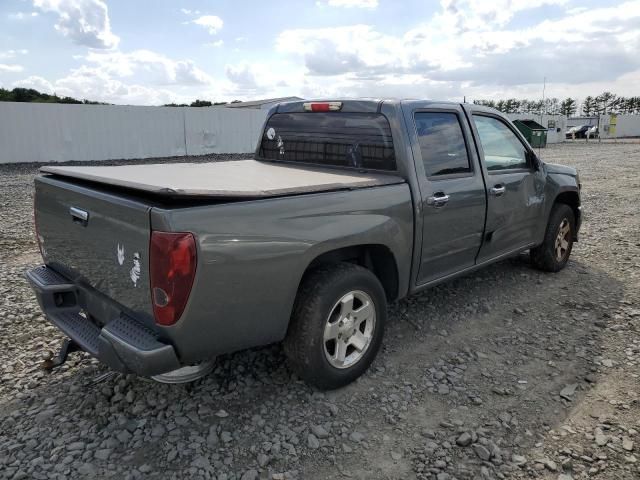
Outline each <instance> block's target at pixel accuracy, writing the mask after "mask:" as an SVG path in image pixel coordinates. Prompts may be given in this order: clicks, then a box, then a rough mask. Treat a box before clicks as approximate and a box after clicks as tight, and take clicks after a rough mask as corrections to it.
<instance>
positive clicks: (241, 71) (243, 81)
mask: <svg viewBox="0 0 640 480" xmlns="http://www.w3.org/2000/svg"><path fill="white" fill-rule="evenodd" d="M225 73H226V75H227V78H228V79H229V80H231V81H232V82H233V83H235V84H236V85H238V87H239V88H240V89H241V90H254V89H256V88H257V87H258V81H257V79H256V77H257V76H256V74H255V72H254V69H253V68H252V67H251V66H250V65H249V64H247V63H242V64H240V65H227V66H226V67H225Z"/></svg>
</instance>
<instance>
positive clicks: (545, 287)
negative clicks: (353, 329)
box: [0, 142, 640, 480]
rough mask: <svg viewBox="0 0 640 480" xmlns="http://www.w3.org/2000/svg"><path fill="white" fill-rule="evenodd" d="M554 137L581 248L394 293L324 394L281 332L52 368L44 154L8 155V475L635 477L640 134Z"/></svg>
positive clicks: (3, 432) (4, 321) (1, 380)
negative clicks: (557, 259)
mask: <svg viewBox="0 0 640 480" xmlns="http://www.w3.org/2000/svg"><path fill="white" fill-rule="evenodd" d="M542 156H543V158H544V159H545V160H546V161H550V162H558V163H565V164H569V165H573V166H576V167H577V168H578V169H579V171H580V174H581V180H582V184H583V200H584V205H585V208H586V218H585V223H584V226H583V232H582V237H581V241H580V243H579V244H577V246H576V247H575V249H574V252H573V256H572V260H571V262H570V264H569V265H568V267H567V268H566V269H565V270H564V271H562V272H560V273H558V274H545V273H541V272H538V271H536V270H533V269H532V268H530V266H529V265H528V263H527V258H526V256H524V255H523V256H521V257H519V258H516V259H512V260H508V261H505V262H501V263H499V264H497V265H494V266H492V267H490V268H488V269H486V270H483V271H481V272H478V273H476V274H474V275H470V276H467V277H464V278H461V279H459V280H456V281H453V282H451V283H448V284H446V285H442V286H439V287H437V288H434V289H432V290H430V291H427V292H425V293H423V294H421V295H417V296H415V297H412V298H409V299H407V300H403V301H401V302H398V303H396V304H394V305H391V307H390V318H389V329H388V331H387V337H386V340H385V344H384V347H383V350H382V351H381V352H380V355H379V357H378V359H377V360H376V362H375V363H374V365H373V367H372V368H371V369H370V371H369V372H368V373H367V374H366V375H365V376H364V377H363V378H362V379H361V380H359V381H358V382H356V383H355V384H353V385H350V386H348V387H346V388H344V389H341V390H339V391H334V392H328V393H321V392H318V391H315V390H313V389H312V388H310V387H308V386H306V385H305V384H304V383H302V382H301V381H300V380H299V379H297V378H295V376H294V375H293V374H292V373H291V372H290V370H289V369H288V368H287V366H286V363H285V360H284V357H283V354H282V351H281V348H280V347H279V346H277V345H275V346H271V347H267V348H261V349H254V350H250V351H244V352H239V353H236V354H233V355H228V356H224V357H222V358H219V359H218V363H217V368H216V369H215V371H214V372H213V373H212V374H211V375H209V376H208V377H206V378H205V379H203V380H200V381H199V382H196V383H195V384H191V385H187V386H168V385H160V384H156V383H153V382H151V381H148V380H145V379H141V378H137V377H135V376H126V375H120V374H117V375H114V376H112V377H110V378H107V379H101V378H100V376H101V375H102V374H104V373H105V372H107V370H106V369H105V368H104V367H102V366H101V365H99V364H98V363H97V362H95V361H93V360H92V359H90V358H88V357H87V356H85V355H84V354H74V355H72V356H71V357H70V358H71V360H70V361H69V362H67V364H66V365H65V366H63V367H62V368H60V369H59V370H57V371H55V372H52V373H49V372H45V371H43V370H41V369H40V368H39V364H40V362H41V359H42V355H43V353H44V352H46V351H48V350H55V349H56V348H57V346H58V344H59V342H60V340H61V338H62V337H61V335H60V334H59V333H58V332H57V330H56V329H55V328H54V327H52V326H50V325H48V323H47V322H46V321H45V319H44V318H43V316H42V315H41V313H40V311H39V309H38V306H37V304H36V302H35V301H34V298H33V296H32V294H31V291H30V289H29V287H28V286H27V284H26V282H25V281H24V280H23V277H22V274H23V271H24V270H25V269H26V268H27V267H28V266H31V265H34V264H37V263H38V262H39V256H38V253H37V246H36V243H35V241H34V235H33V231H32V227H33V225H32V205H31V196H32V181H33V176H34V175H35V172H36V168H35V167H33V166H30V165H29V166H25V165H21V166H4V167H2V166H0V179H1V180H2V181H1V182H0V293H1V294H2V302H1V303H0V334H1V335H0V362H1V364H2V369H1V371H0V477H2V478H14V479H20V478H36V479H40V478H117V479H120V478H194V479H195V478H206V479H211V478H215V479H218V480H220V479H241V480H253V479H258V478H260V479H295V478H304V479H325V478H335V479H342V478H352V479H371V478H376V479H405V478H408V479H437V480H447V479H448V480H453V479H472V478H474V479H475V478H481V479H491V478H541V479H547V478H548V479H562V480H568V479H571V478H576V479H578V478H598V479H616V480H618V479H638V478H640V434H639V433H638V432H639V431H640V400H639V398H640V380H639V377H638V375H639V374H640V370H639V369H638V364H639V363H640V333H639V327H640V174H639V173H638V171H639V170H640V144H604V143H603V144H597V143H590V144H588V145H585V144H584V143H581V142H575V143H569V144H565V145H561V146H551V147H549V148H547V149H545V150H542Z"/></svg>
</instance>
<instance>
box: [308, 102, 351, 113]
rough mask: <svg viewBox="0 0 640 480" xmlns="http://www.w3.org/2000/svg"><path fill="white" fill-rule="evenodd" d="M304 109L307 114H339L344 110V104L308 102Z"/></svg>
mask: <svg viewBox="0 0 640 480" xmlns="http://www.w3.org/2000/svg"><path fill="white" fill-rule="evenodd" d="M302 108H304V110H305V111H307V112H337V111H339V110H340V109H341V108H342V102H306V103H303V104H302Z"/></svg>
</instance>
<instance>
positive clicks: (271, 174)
mask: <svg viewBox="0 0 640 480" xmlns="http://www.w3.org/2000/svg"><path fill="white" fill-rule="evenodd" d="M40 171H41V172H42V173H49V174H55V175H61V176H64V177H71V178H78V179H81V180H88V181H93V182H99V183H102V184H106V185H114V186H119V187H125V188H132V189H136V190H142V191H146V192H150V193H154V194H160V195H167V196H173V197H179V196H190V197H191V196H206V197H224V198H228V197H244V198H262V197H270V196H277V195H287V194H295V193H309V192H324V191H330V190H341V189H349V188H363V187H373V186H379V185H391V184H396V183H402V182H404V180H403V179H402V178H400V177H398V176H395V175H390V174H382V173H360V172H357V171H350V170H339V169H328V168H313V167H299V166H297V165H296V166H293V165H288V164H283V163H276V162H260V161H256V160H249V159H247V160H235V161H222V162H211V163H163V164H146V165H122V166H96V167H56V166H46V167H42V168H41V169H40Z"/></svg>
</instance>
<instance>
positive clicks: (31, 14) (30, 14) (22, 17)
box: [7, 12, 38, 20]
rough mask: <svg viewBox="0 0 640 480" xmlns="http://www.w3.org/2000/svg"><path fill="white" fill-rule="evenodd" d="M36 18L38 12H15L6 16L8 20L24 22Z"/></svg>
mask: <svg viewBox="0 0 640 480" xmlns="http://www.w3.org/2000/svg"><path fill="white" fill-rule="evenodd" d="M37 16H38V12H15V13H10V14H8V15H7V17H8V18H9V20H26V19H28V18H33V17H37Z"/></svg>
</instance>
